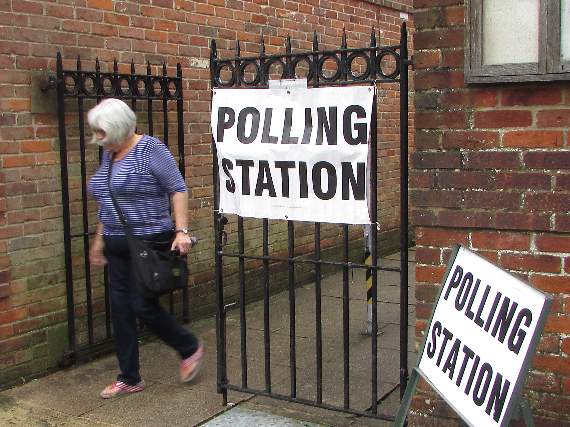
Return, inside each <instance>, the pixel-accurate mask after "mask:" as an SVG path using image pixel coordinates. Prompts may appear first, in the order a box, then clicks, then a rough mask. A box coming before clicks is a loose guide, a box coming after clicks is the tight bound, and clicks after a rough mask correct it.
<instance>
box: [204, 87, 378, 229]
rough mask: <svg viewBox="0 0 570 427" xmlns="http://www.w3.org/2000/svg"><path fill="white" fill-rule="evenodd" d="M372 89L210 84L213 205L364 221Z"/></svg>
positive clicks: (251, 212) (262, 214)
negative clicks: (217, 194) (214, 155)
mask: <svg viewBox="0 0 570 427" xmlns="http://www.w3.org/2000/svg"><path fill="white" fill-rule="evenodd" d="M374 90H375V89H374V87H373V86H351V87H334V88H330V87H329V88H312V89H309V88H303V87H291V88H274V89H215V90H214V91H213V98H212V116H211V125H212V132H213V135H214V141H215V144H216V151H217V159H218V168H219V175H218V176H219V184H220V185H219V188H220V198H219V200H220V206H219V209H220V212H221V213H234V214H238V215H240V216H244V217H254V218H272V219H288V220H297V221H315V222H330V223H345V224H369V223H370V217H369V213H368V182H369V179H368V147H369V144H368V141H369V139H370V127H371V126H370V124H371V118H372V100H373V97H374Z"/></svg>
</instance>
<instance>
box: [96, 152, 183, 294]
mask: <svg viewBox="0 0 570 427" xmlns="http://www.w3.org/2000/svg"><path fill="white" fill-rule="evenodd" d="M112 169H113V156H111V159H110V160H109V173H108V175H107V184H108V186H109V195H110V196H111V200H112V202H113V206H114V207H115V210H116V211H117V214H118V215H119V220H120V221H121V224H122V225H123V227H124V228H125V234H126V236H127V243H128V245H129V252H130V255H131V275H132V278H133V280H134V282H135V285H136V287H137V290H138V291H139V293H140V294H141V295H142V296H143V297H145V298H154V297H156V296H159V295H162V294H165V293H168V292H172V291H174V290H176V289H183V288H185V287H186V286H187V284H188V263H187V260H186V256H183V255H180V253H179V252H178V251H171V250H170V245H171V244H172V241H170V242H169V245H168V246H167V247H166V248H165V244H164V243H165V242H152V241H150V240H143V239H140V238H138V237H135V235H134V234H133V232H132V230H131V228H130V226H129V225H128V223H127V221H126V220H125V217H124V215H123V212H122V211H121V209H120V208H119V205H118V203H117V200H116V199H115V196H114V195H113V191H112V190H111V171H112ZM160 243H161V244H160ZM161 246H162V248H161Z"/></svg>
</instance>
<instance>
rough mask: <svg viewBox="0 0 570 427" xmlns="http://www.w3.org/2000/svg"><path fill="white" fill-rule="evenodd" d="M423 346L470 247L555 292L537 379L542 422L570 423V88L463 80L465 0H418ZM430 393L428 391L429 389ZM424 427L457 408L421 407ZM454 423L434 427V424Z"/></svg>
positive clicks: (432, 402) (417, 219) (417, 178)
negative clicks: (455, 266) (444, 283)
mask: <svg viewBox="0 0 570 427" xmlns="http://www.w3.org/2000/svg"><path fill="white" fill-rule="evenodd" d="M414 6H415V8H416V10H415V14H414V20H415V25H416V31H417V32H416V36H415V39H414V47H415V49H416V51H415V55H414V58H415V65H416V70H417V72H416V76H415V78H416V79H415V90H416V94H415V104H416V117H415V119H416V122H415V127H416V147H417V148H416V152H415V153H414V154H413V168H414V170H413V172H412V174H411V184H410V185H411V198H412V203H413V204H414V209H413V212H412V218H413V222H414V224H415V225H416V239H417V244H418V249H417V255H416V259H417V261H418V266H417V270H416V277H417V280H418V284H417V287H416V299H417V305H416V308H417V319H418V320H417V323H416V331H417V337H418V341H419V339H421V338H422V334H423V331H424V329H425V327H426V321H427V319H428V318H429V315H430V312H431V309H432V304H433V302H434V299H435V297H436V295H437V291H438V285H439V283H440V281H441V278H442V275H443V272H444V264H445V263H446V261H447V259H448V256H449V253H450V248H451V246H452V245H453V244H456V243H460V244H463V245H465V246H466V247H468V248H470V249H472V250H474V251H477V252H478V253H480V254H482V255H483V256H485V257H486V258H488V259H490V260H491V261H492V262H494V263H496V264H498V265H499V266H501V267H503V268H505V269H507V270H509V271H511V272H513V273H514V274H516V275H518V276H519V277H521V278H522V279H523V280H526V281H528V282H529V283H531V284H532V285H533V286H536V287H537V288H539V289H541V290H543V291H546V292H550V293H551V294H552V295H553V297H554V304H553V307H552V310H551V313H550V316H549V318H548V320H547V323H546V327H545V332H544V334H543V337H542V339H541V341H540V344H539V348H538V353H537V354H536V357H535V359H534V364H533V367H532V370H531V372H530V375H529V377H528V381H527V387H526V389H525V394H526V396H527V397H528V398H529V400H530V403H531V406H532V408H533V413H534V414H535V422H536V423H537V425H541V426H562V425H568V423H570V417H569V414H568V408H570V341H569V338H568V334H569V332H570V298H569V297H568V294H569V293H570V268H569V265H570V262H569V259H570V255H569V254H570V234H569V232H570V215H569V213H570V141H569V135H568V129H569V127H570V83H569V82H555V83H536V84H512V85H479V86H472V87H468V86H466V85H465V83H464V79H463V58H464V52H463V40H464V14H465V8H464V5H463V1H462V0H416V1H415V2H414ZM422 389H423V390H424V392H425V391H426V390H427V389H428V388H427V387H426V385H425V384H423V387H422ZM414 404H415V408H416V411H417V413H418V414H421V416H420V415H418V416H416V417H414V418H413V420H414V422H415V424H416V425H427V424H426V422H427V421H426V419H425V418H423V416H425V415H426V414H427V413H433V411H435V413H436V414H437V415H438V416H439V417H442V418H446V417H450V416H451V415H452V413H451V411H450V410H449V408H447V407H446V405H445V404H443V403H442V402H441V401H439V400H438V399H434V398H433V396H431V397H430V398H429V400H428V398H427V396H426V395H425V394H419V395H418V396H416V398H415V402H414ZM447 424H449V425H453V424H454V423H452V422H451V421H450V422H448V423H445V422H441V420H440V421H437V420H433V419H431V420H430V421H429V425H447Z"/></svg>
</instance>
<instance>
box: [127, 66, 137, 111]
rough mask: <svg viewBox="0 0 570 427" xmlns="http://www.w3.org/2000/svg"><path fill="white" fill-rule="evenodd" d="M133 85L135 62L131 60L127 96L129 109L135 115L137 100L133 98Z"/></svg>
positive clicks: (134, 82) (134, 81)
mask: <svg viewBox="0 0 570 427" xmlns="http://www.w3.org/2000/svg"><path fill="white" fill-rule="evenodd" d="M135 84H136V80H135V61H134V60H133V59H131V75H130V78H129V94H130V97H131V109H132V110H133V111H134V113H135V114H136V113H137V100H136V98H135V97H134V96H133V95H134V94H135Z"/></svg>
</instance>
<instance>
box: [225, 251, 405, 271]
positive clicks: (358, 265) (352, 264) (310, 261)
mask: <svg viewBox="0 0 570 427" xmlns="http://www.w3.org/2000/svg"><path fill="white" fill-rule="evenodd" d="M220 255H221V256H225V257H228V258H244V259H257V260H269V261H276V262H287V261H288V260H289V258H279V257H271V256H257V255H241V254H236V253H232V252H220ZM292 259H293V260H294V261H295V263H298V264H321V265H333V266H337V267H344V266H345V265H348V266H349V267H350V268H364V269H368V268H372V269H374V270H378V271H396V272H399V271H400V268H399V267H382V266H379V265H376V266H374V265H373V266H370V265H367V264H362V263H358V262H348V263H346V262H341V261H328V260H315V259H302V258H300V256H299V257H294V258H292Z"/></svg>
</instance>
